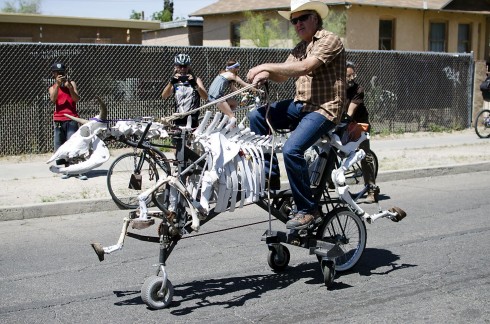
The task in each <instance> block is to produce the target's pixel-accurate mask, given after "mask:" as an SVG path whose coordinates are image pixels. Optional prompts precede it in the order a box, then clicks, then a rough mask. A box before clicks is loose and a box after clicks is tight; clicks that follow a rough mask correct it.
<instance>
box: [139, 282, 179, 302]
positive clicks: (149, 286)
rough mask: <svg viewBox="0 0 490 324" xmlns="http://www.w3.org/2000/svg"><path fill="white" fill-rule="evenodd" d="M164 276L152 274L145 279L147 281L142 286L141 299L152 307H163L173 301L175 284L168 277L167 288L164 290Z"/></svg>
mask: <svg viewBox="0 0 490 324" xmlns="http://www.w3.org/2000/svg"><path fill="white" fill-rule="evenodd" d="M162 284H163V278H162V277H159V276H151V277H148V279H146V280H145V283H144V284H143V286H142V287H141V299H143V301H144V302H145V304H146V305H147V306H148V307H149V308H151V309H162V308H165V307H167V306H168V305H170V303H172V298H173V296H174V286H173V285H172V283H171V282H170V280H168V279H167V282H166V284H165V288H164V289H163V291H162V292H160V289H161V288H162Z"/></svg>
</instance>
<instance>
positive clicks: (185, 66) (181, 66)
mask: <svg viewBox="0 0 490 324" xmlns="http://www.w3.org/2000/svg"><path fill="white" fill-rule="evenodd" d="M177 66H178V67H180V68H187V67H189V65H180V64H179V65H177Z"/></svg>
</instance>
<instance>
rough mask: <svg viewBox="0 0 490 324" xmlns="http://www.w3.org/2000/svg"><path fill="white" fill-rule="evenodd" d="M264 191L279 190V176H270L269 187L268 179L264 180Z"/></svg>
mask: <svg viewBox="0 0 490 324" xmlns="http://www.w3.org/2000/svg"><path fill="white" fill-rule="evenodd" d="M265 189H269V190H281V178H280V177H279V176H271V183H270V187H269V177H267V176H266V178H265Z"/></svg>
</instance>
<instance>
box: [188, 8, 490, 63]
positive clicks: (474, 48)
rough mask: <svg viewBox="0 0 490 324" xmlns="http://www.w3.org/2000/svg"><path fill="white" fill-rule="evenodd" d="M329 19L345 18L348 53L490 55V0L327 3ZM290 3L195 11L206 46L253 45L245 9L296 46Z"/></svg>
mask: <svg viewBox="0 0 490 324" xmlns="http://www.w3.org/2000/svg"><path fill="white" fill-rule="evenodd" d="M325 3H327V4H328V5H329V8H330V9H331V12H330V14H329V15H333V16H337V17H338V16H343V17H344V19H340V21H343V22H344V26H343V27H344V28H343V29H344V32H343V35H341V36H342V38H343V40H344V43H345V45H346V47H347V48H348V49H362V50H399V51H435V52H473V53H474V55H475V59H476V60H488V59H489V55H490V45H489V44H490V0H452V1H451V0H357V1H355V0H354V1H335V0H325ZM289 5H290V0H248V1H238V0H235V1H233V0H218V1H216V2H215V3H213V4H211V5H209V6H206V7H204V8H202V9H200V10H197V11H195V12H193V13H192V14H191V15H192V16H201V17H203V19H204V23H203V45H204V46H253V45H252V43H251V42H250V41H247V40H246V39H242V38H241V36H240V25H241V24H243V23H244V21H245V17H244V14H243V13H244V12H245V11H252V12H254V13H261V14H263V15H264V16H265V17H267V19H277V20H279V22H280V26H281V29H282V33H283V35H284V39H283V41H277V42H276V43H275V44H274V46H285V47H289V46H291V45H292V44H291V42H290V41H289V42H288V41H287V40H288V38H289V37H288V36H287V35H288V33H291V30H290V24H289V22H288V21H287V20H285V19H283V18H282V17H281V16H279V15H278V14H277V11H278V10H289Z"/></svg>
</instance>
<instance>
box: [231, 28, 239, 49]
mask: <svg viewBox="0 0 490 324" xmlns="http://www.w3.org/2000/svg"><path fill="white" fill-rule="evenodd" d="M230 41H231V46H235V47H240V23H239V22H232V23H231V35H230Z"/></svg>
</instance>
